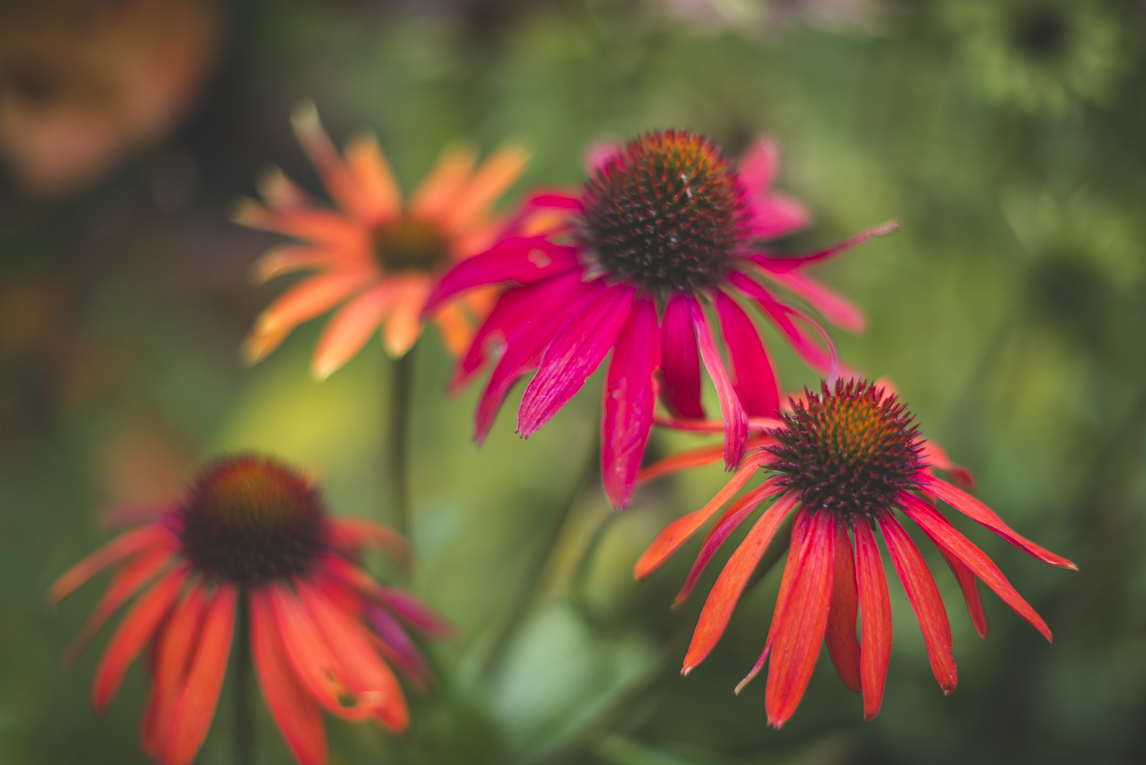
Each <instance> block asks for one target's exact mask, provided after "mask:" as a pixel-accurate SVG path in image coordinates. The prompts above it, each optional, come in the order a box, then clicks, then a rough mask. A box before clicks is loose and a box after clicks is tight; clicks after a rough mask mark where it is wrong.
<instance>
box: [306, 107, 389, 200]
mask: <svg viewBox="0 0 1146 765" xmlns="http://www.w3.org/2000/svg"><path fill="white" fill-rule="evenodd" d="M291 125H293V126H294V132H295V136H297V137H298V142H299V143H300V144H301V145H302V148H303V151H305V152H306V155H307V156H308V157H309V158H310V162H311V164H312V165H314V169H315V170H317V171H318V175H319V177H320V178H322V185H324V186H326V190H327V191H328V192H330V196H331V197H332V198H333V199H334V201H335V202H337V203H338V206H339V207H341V208H342V209H343V210H346V211H347V212H349V213H351V214H353V215H354V216H355V217H357V218H358V219H360V220H363V221H367V222H371V223H372V222H374V221H372V220H371V219H370V213H371V212H372V210H371V209H370V207H369V205H368V204H367V199H366V196H365V195H364V194H363V190H362V188H361V187H360V186H359V184H358V180H357V179H356V178H355V177H354V176H353V175H351V174H350V171H349V170H347V168H346V165H344V164H343V163H342V159H341V158H340V157H339V156H338V151H337V150H336V149H335V148H334V144H333V143H331V142H330V137H329V136H328V135H327V134H326V131H325V130H323V128H322V122H321V121H320V120H319V119H318V109H317V108H316V107H315V105H314V102H313V101H303V102H302V103H300V104H299V105H298V106H296V107H295V109H294V112H293V113H292V114H291Z"/></svg>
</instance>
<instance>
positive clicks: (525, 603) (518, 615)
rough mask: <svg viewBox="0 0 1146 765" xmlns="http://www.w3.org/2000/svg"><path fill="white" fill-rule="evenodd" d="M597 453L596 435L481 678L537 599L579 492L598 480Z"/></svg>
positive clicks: (492, 667)
mask: <svg viewBox="0 0 1146 765" xmlns="http://www.w3.org/2000/svg"><path fill="white" fill-rule="evenodd" d="M600 453H601V452H600V442H599V440H598V439H597V437H596V434H593V436H592V441H591V446H590V447H589V453H588V455H587V456H586V460H585V465H584V467H582V469H581V471H580V473H578V475H577V478H576V480H575V481H574V482H573V486H572V487H570V489H569V493H568V494H567V495H566V497H565V501H564V502H562V503H561V507H560V508H559V509H558V511H557V513H556V514H555V515H554V516H553V519H552V521H551V523H550V524H549V528H548V529H547V530H546V532H545V538H544V540H543V541H542V543H541V545H540V546H539V547H538V549H537V553H536V554H535V555H534V556H533V559H532V560H531V561H530V564H529V568H528V570H527V571H526V572H525V575H524V576H523V578H522V580H521V585H520V587H519V588H518V591H517V596H516V597H515V598H514V600H513V605H512V606H511V607H510V610H509V615H508V616H507V617H506V620H505V623H504V624H503V625H502V628H501V630H500V631H499V632H498V635H497V638H496V639H495V640H494V642H493V646H492V647H491V648H490V651H489V653H488V654H487V655H486V659H485V662H484V663H483V664H482V668H481V672H480V675H479V676H480V677H482V678H484V679H488V678H489V677H490V676H492V675H493V673H494V671H495V670H496V669H497V668H498V667H499V666H500V665H501V662H502V659H503V658H504V654H505V651H506V649H507V648H508V647H509V644H510V642H511V640H512V638H513V636H514V635H515V634H516V633H517V629H518V627H519V626H521V622H522V620H523V619H524V618H525V615H526V614H527V613H528V612H529V606H530V605H531V604H532V603H533V600H534V598H536V597H537V595H538V592H539V591H540V589H541V574H542V573H543V572H544V571H545V569H546V568H547V567H548V565H549V561H550V559H551V558H552V557H553V553H554V552H555V551H556V550H557V543H558V542H559V541H560V540H561V532H562V530H564V528H565V523H566V521H568V520H569V516H570V514H572V512H573V508H574V507H575V506H576V505H577V500H578V498H579V497H580V496H581V492H582V491H583V490H584V488H585V487H586V486H588V485H589V484H590V483H591V482H592V481H593V480H594V479H595V478H596V477H597V471H598V469H599V468H598V465H597V463H598V462H599V461H600Z"/></svg>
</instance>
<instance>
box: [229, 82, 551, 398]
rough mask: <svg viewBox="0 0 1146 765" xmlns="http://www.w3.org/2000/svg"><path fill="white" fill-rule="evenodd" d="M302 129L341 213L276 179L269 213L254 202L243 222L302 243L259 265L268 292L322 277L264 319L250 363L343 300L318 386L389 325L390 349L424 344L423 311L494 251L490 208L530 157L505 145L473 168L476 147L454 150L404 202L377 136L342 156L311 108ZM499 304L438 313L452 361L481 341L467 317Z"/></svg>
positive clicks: (358, 141)
mask: <svg viewBox="0 0 1146 765" xmlns="http://www.w3.org/2000/svg"><path fill="white" fill-rule="evenodd" d="M293 123H294V128H295V133H296V134H297V136H298V139H299V142H300V143H301V144H302V147H303V149H304V150H305V151H306V153H307V155H308V156H309V157H310V160H311V162H312V163H313V164H314V166H315V169H316V170H317V171H318V174H319V176H320V177H321V178H322V182H323V184H324V185H325V186H326V190H327V192H328V193H329V194H330V196H331V198H332V199H333V200H334V202H335V203H336V204H337V205H338V207H339V209H338V210H330V209H328V208H326V207H321V206H317V205H315V204H314V203H313V202H312V201H311V200H310V199H309V197H308V196H307V195H306V194H305V192H303V191H302V190H301V189H299V188H298V187H297V186H295V185H294V184H293V183H292V182H291V181H290V180H288V179H287V178H286V177H285V176H284V175H282V173H279V172H275V173H273V174H271V175H270V176H268V177H267V179H266V180H265V182H264V183H263V184H261V185H262V188H261V191H262V196H263V198H264V199H265V200H266V203H267V205H268V206H266V207H264V206H263V205H261V204H259V203H258V202H255V201H254V200H244V201H243V202H242V203H241V204H240V206H239V208H238V210H237V212H236V215H235V220H236V221H237V222H239V223H242V224H243V225H246V226H251V227H254V228H261V229H266V230H268V231H276V232H279V233H282V234H286V235H288V236H291V237H294V238H295V239H297V240H299V241H297V242H293V243H290V244H284V245H282V246H279V247H276V248H274V249H272V250H270V251H268V252H267V253H266V254H264V255H263V256H262V257H261V258H260V259H259V260H258V261H257V263H256V264H255V268H256V278H257V279H258V280H259V281H260V282H262V281H265V280H267V279H270V278H271V277H274V276H278V275H279V274H285V273H289V272H293V271H302V270H311V271H316V272H317V273H315V274H313V275H312V276H310V277H309V278H306V279H304V280H303V281H302V282H301V283H299V284H298V285H296V286H294V287H293V288H291V289H290V290H289V291H287V292H286V293H285V294H283V295H282V296H280V297H279V298H278V299H277V300H276V301H275V302H274V303H272V304H271V305H270V306H269V307H268V308H267V309H266V310H264V311H263V312H262V314H260V315H259V317H258V319H257V320H256V322H255V327H254V329H253V330H252V331H251V334H250V335H249V336H248V337H247V339H246V341H245V344H244V354H245V355H246V357H247V359H248V360H249V361H250V362H252V363H254V362H256V361H258V360H260V359H262V358H263V357H264V356H266V355H267V354H268V353H270V352H271V351H272V350H274V349H275V348H276V347H277V346H278V345H279V343H281V342H282V341H283V339H284V338H285V337H286V336H287V334H289V333H290V331H291V330H292V329H294V328H295V327H296V326H297V325H298V324H300V323H302V322H304V321H307V320H308V319H312V318H314V317H316V316H318V315H320V314H322V313H324V312H326V311H328V310H330V309H331V308H333V307H334V306H336V305H338V304H339V303H342V302H343V301H346V305H345V306H344V307H343V308H342V309H341V310H340V311H339V312H338V313H337V314H335V316H334V318H333V319H331V321H330V323H329V324H328V325H327V327H326V330H325V332H324V333H323V335H322V338H321V339H320V340H319V342H318V346H317V347H316V348H315V351H314V359H313V365H312V370H313V372H314V374H315V376H317V377H319V378H325V377H327V376H328V375H330V374H331V373H332V372H334V370H336V369H338V368H339V367H340V366H342V365H343V364H345V363H346V362H347V361H348V360H349V359H350V358H351V357H352V356H354V354H355V353H357V352H358V351H359V350H360V349H361V348H362V346H363V345H365V343H366V341H367V340H368V339H369V338H370V335H371V334H373V332H374V330H376V329H378V328H379V327H380V326H381V325H382V324H383V322H385V328H384V329H383V330H382V338H383V342H384V344H385V347H386V350H387V351H388V352H389V353H390V355H392V356H394V357H398V356H402V355H403V354H405V353H406V351H408V350H409V349H410V348H411V347H412V346H413V345H414V343H415V341H417V339H418V337H419V335H420V334H421V331H422V309H423V307H424V306H425V304H426V297H427V296H428V295H429V293H430V290H431V288H432V287H433V286H434V284H435V283H436V281H437V278H438V276H440V274H441V273H442V272H443V271H445V270H446V269H447V268H448V267H449V266H450V265H452V264H453V263H456V262H457V261H459V260H462V259H464V258H467V257H469V256H471V255H474V254H476V253H478V252H481V251H482V250H484V249H486V248H487V247H489V245H490V244H492V242H493V241H494V239H495V237H496V236H497V233H498V228H499V224H498V221H497V220H496V219H495V218H493V217H491V215H490V206H491V205H492V204H493V203H494V202H495V201H497V199H498V198H499V197H500V196H501V195H502V193H504V192H505V190H506V189H508V188H509V187H510V186H511V185H513V182H514V181H516V180H517V177H518V176H519V175H520V174H521V171H522V170H523V169H524V168H525V164H526V161H527V160H528V156H527V155H526V153H525V152H524V151H523V150H522V149H520V148H516V147H511V146H507V147H504V148H502V149H501V150H499V151H498V152H497V153H495V154H494V155H493V156H492V157H490V158H489V159H487V160H486V161H485V162H483V163H482V164H481V165H478V166H477V167H475V166H474V161H475V156H474V152H473V150H472V149H470V148H468V147H464V146H452V147H449V148H447V149H446V150H445V151H444V152H443V153H442V157H441V159H440V160H439V161H438V165H437V167H436V168H435V169H434V170H433V171H432V172H431V173H430V175H429V177H427V178H426V180H425V181H423V182H422V185H421V186H420V187H419V188H418V190H417V191H416V192H414V195H413V196H412V197H411V198H410V200H409V202H408V203H407V204H403V202H402V196H401V192H400V191H399V189H398V185H397V183H396V182H395V180H394V177H393V175H392V173H391V172H390V167H389V165H388V164H387V162H386V158H385V157H384V156H383V154H382V151H381V150H380V149H379V147H378V143H377V141H376V140H375V139H374V138H373V137H372V136H360V137H358V138H354V139H352V140H350V141H349V142H347V145H346V147H345V151H344V158H343V157H339V155H338V152H337V151H336V150H335V148H334V145H333V144H332V143H331V141H330V138H329V137H327V135H326V132H325V131H324V130H323V128H322V125H321V123H320V122H319V120H318V111H317V110H316V109H315V107H314V104H312V103H306V104H303V105H302V106H300V107H299V108H298V109H297V110H296V111H295V114H294V117H293ZM492 297H493V293H492V292H490V291H486V292H484V293H480V294H477V295H476V296H473V297H472V298H470V297H467V299H465V300H463V301H458V302H455V303H451V304H449V305H445V306H443V307H441V308H440V309H439V310H437V311H435V313H434V320H435V322H436V323H437V325H438V328H439V330H440V331H441V333H442V338H443V340H444V342H445V344H446V347H447V348H449V350H450V351H451V352H452V353H454V354H455V355H457V354H460V353H461V352H462V351H463V350H465V348H466V347H467V346H468V344H469V341H470V338H471V337H472V334H473V332H472V329H471V326H470V322H471V316H467V312H468V313H469V314H472V318H476V319H480V318H483V317H484V315H485V314H486V313H487V312H488V310H489V306H490V303H491V301H492Z"/></svg>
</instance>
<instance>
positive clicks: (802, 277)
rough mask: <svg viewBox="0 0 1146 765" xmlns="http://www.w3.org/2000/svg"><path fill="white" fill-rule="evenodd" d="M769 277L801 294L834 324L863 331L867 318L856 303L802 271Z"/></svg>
mask: <svg viewBox="0 0 1146 765" xmlns="http://www.w3.org/2000/svg"><path fill="white" fill-rule="evenodd" d="M768 278H770V279H772V281H774V282H776V283H777V284H779V285H780V286H782V287H784V288H785V289H786V290H788V291H789V292H792V293H793V294H796V295H799V296H800V297H802V298H803V299H804V300H806V301H807V302H808V304H809V305H811V306H812V308H815V309H816V310H817V311H819V312H820V314H821V315H823V317H824V318H825V319H827V320H828V321H830V322H831V323H832V324H835V325H836V326H837V327H840V328H841V329H846V330H847V331H848V332H856V333H859V332H863V331H864V326H865V325H866V323H867V319H866V317H865V316H864V314H863V311H861V310H860V309H859V308H857V307H856V305H855V304H854V303H852V302H851V301H850V300H848V299H847V298H845V297H844V296H843V295H841V294H839V293H838V292H836V291H835V290H833V289H831V288H830V287H828V286H826V285H824V284H822V283H820V282H818V281H816V280H815V279H813V278H812V277H810V276H808V275H807V274H805V273H803V272H802V271H786V272H783V273H774V274H772V273H770V274H768Z"/></svg>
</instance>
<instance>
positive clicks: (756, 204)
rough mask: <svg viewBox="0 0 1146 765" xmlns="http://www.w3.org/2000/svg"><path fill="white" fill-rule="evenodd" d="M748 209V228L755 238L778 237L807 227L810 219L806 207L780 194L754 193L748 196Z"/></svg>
mask: <svg viewBox="0 0 1146 765" xmlns="http://www.w3.org/2000/svg"><path fill="white" fill-rule="evenodd" d="M748 209H749V211H750V213H751V218H750V219H749V221H748V230H749V232H750V234H751V236H752V237H753V238H755V239H778V238H779V237H782V236H786V235H788V234H791V233H793V232H795V231H799V230H800V229H802V228H805V227H807V225H808V223H810V222H811V220H812V215H811V213H809V212H808V208H806V207H804V205H803V204H801V203H800V202H798V201H796V200H795V199H792V198H791V197H788V196H784V195H782V194H755V195H753V196H751V197H749V202H748Z"/></svg>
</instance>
